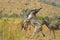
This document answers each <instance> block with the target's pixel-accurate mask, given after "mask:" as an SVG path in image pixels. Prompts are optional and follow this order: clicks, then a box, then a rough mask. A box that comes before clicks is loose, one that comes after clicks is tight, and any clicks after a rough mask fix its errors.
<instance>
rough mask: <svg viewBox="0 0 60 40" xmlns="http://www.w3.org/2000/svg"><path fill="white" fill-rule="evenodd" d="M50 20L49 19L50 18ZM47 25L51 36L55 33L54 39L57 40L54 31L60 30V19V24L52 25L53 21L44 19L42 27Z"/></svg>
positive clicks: (59, 21) (59, 19)
mask: <svg viewBox="0 0 60 40" xmlns="http://www.w3.org/2000/svg"><path fill="white" fill-rule="evenodd" d="M48 19H49V18H48ZM44 24H45V25H46V26H47V27H48V29H49V30H50V35H51V32H53V34H54V38H56V36H55V31H54V30H60V18H58V22H57V23H52V22H51V21H49V20H47V19H46V18H44V19H43V22H42V25H44Z"/></svg>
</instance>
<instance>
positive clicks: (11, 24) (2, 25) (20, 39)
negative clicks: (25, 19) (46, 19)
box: [0, 0, 60, 40]
mask: <svg viewBox="0 0 60 40" xmlns="http://www.w3.org/2000/svg"><path fill="white" fill-rule="evenodd" d="M26 4H28V5H26ZM40 7H42V8H43V9H42V10H41V11H40V12H39V13H38V14H39V15H42V16H54V15H59V16H60V8H57V7H54V6H52V5H48V4H45V3H43V2H38V1H37V0H31V1H29V0H18V1H17V0H11V1H9V0H0V11H1V10H3V11H2V14H4V13H5V14H12V13H17V14H20V13H22V11H23V10H25V9H26V8H30V9H33V8H40ZM21 22H22V19H21V18H2V19H0V40H3V39H4V40H28V38H25V36H29V35H30V34H31V32H32V31H33V30H32V29H34V28H32V27H31V30H30V31H28V33H27V34H29V35H25V31H24V30H22V31H20V27H21V25H20V24H21ZM29 26H30V25H29ZM43 31H44V33H45V34H46V37H42V35H41V34H40V38H39V39H35V38H34V39H31V40H49V39H50V36H48V35H49V30H48V28H47V27H46V26H44V30H43ZM51 37H52V35H51ZM56 37H57V38H56V39H53V38H52V39H51V40H60V30H59V31H56ZM29 40H30V39H29Z"/></svg>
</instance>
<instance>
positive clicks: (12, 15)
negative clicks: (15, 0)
mask: <svg viewBox="0 0 60 40" xmlns="http://www.w3.org/2000/svg"><path fill="white" fill-rule="evenodd" d="M9 17H13V18H17V17H20V16H19V15H18V14H16V13H13V14H11V15H10V16H9Z"/></svg>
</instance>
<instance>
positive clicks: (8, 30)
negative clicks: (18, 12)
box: [0, 18, 60, 40]
mask: <svg viewBox="0 0 60 40" xmlns="http://www.w3.org/2000/svg"><path fill="white" fill-rule="evenodd" d="M21 22H22V19H21V18H2V19H0V39H1V40H3V39H4V40H49V39H51V38H52V39H51V40H59V39H60V30H58V31H56V39H54V38H53V34H52V35H51V36H50V35H49V30H48V28H47V27H46V26H45V25H44V26H43V32H44V33H45V35H46V37H43V36H42V35H41V33H39V34H40V37H39V38H38V39H36V38H33V39H29V38H26V36H27V37H29V36H30V35H31V33H32V32H33V30H32V29H34V28H33V27H32V26H31V25H29V27H31V30H28V31H27V34H25V31H24V30H22V31H20V27H21V25H20V24H21Z"/></svg>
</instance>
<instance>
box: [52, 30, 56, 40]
mask: <svg viewBox="0 0 60 40" xmlns="http://www.w3.org/2000/svg"><path fill="white" fill-rule="evenodd" d="M52 31H53V35H54V39H55V38H56V35H55V31H54V30H52Z"/></svg>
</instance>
